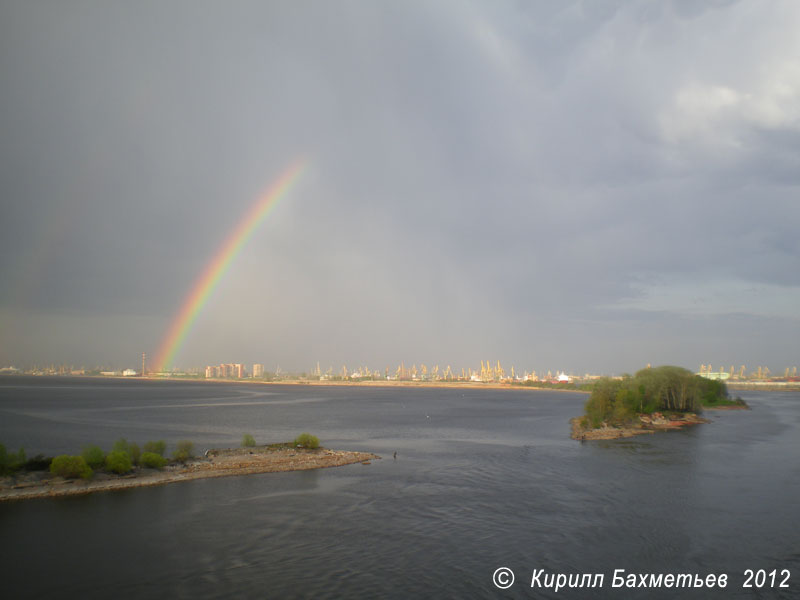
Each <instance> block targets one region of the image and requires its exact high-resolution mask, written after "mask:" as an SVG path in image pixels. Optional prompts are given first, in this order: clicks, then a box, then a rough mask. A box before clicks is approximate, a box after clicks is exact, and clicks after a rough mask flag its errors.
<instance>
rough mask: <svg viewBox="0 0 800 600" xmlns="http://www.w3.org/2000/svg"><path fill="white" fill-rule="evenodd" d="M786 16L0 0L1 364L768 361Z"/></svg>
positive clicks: (787, 50)
mask: <svg viewBox="0 0 800 600" xmlns="http://www.w3.org/2000/svg"><path fill="white" fill-rule="evenodd" d="M76 15H79V16H76ZM798 30H800V3H797V2H795V1H793V0H776V1H775V2H770V3H768V4H767V5H765V4H764V3H762V2H757V1H755V0H730V1H724V2H710V3H692V2H684V1H682V0H668V1H665V2H659V3H631V2H622V1H618V2H615V1H613V0H612V1H611V2H578V1H575V2H571V1H566V2H555V3H545V2H530V3H494V2H471V3H463V2H457V1H455V0H443V2H439V3H430V2H421V1H417V0H411V1H409V2H403V3H394V4H384V3H371V2H361V1H356V2H347V3H339V2H311V3H292V2H288V3H275V2H268V3H244V2H239V1H237V0H234V1H233V2H230V3H209V4H197V3H195V2H189V1H187V0H176V1H174V2H170V3H166V4H164V3H158V4H156V3H143V4H139V3H137V4H133V3H130V2H124V1H122V0H109V1H108V2H103V3H98V4H86V5H84V4H83V3H81V4H76V3H75V2H69V1H68V2H57V1H54V0H42V1H41V2H35V3H30V2H16V1H11V2H4V3H2V4H0V40H2V42H1V43H2V56H3V60H2V61H0V88H2V90H3V94H2V95H0V128H2V131H3V137H2V140H0V152H1V153H2V157H3V159H2V160H0V198H2V205H0V211H2V212H0V214H2V218H0V281H2V286H0V365H12V364H19V365H33V364H51V363H52V364H60V363H65V362H70V363H73V364H77V365H99V364H109V365H110V364H113V365H119V366H120V368H128V367H129V368H133V369H140V366H139V360H138V357H139V356H140V355H141V353H142V352H146V353H147V355H148V356H149V357H152V358H151V359H152V360H156V359H155V357H156V355H158V354H159V353H160V351H161V354H162V355H163V356H165V357H169V359H168V360H167V359H164V360H165V362H168V363H170V364H175V365H196V366H198V367H202V366H203V365H208V364H220V363H223V362H225V361H228V360H230V359H232V358H235V359H236V360H247V361H248V364H249V363H251V362H259V363H262V364H264V365H271V367H270V368H275V366H276V365H278V364H280V365H281V367H282V368H284V369H286V370H287V371H292V372H300V371H303V370H306V369H308V368H309V365H315V364H316V362H317V361H320V362H321V363H322V364H325V365H333V366H334V368H340V366H341V365H342V364H346V365H370V366H374V367H378V368H381V369H383V368H384V367H385V366H387V365H397V364H398V363H400V362H403V361H405V362H406V364H408V363H409V362H413V361H416V363H417V364H419V363H420V362H424V363H425V364H426V365H428V366H431V365H435V364H437V363H438V364H439V365H440V366H443V365H446V364H447V363H448V362H449V363H450V364H451V365H453V368H456V365H458V368H459V369H460V368H463V367H466V366H468V365H470V366H472V368H475V367H476V366H477V365H479V364H480V361H481V360H487V359H490V360H492V361H497V360H500V361H501V363H502V364H503V365H508V366H509V367H510V366H511V365H512V364H513V365H515V366H517V367H518V368H527V369H533V368H542V367H544V368H548V369H549V368H552V369H566V370H572V371H573V372H576V373H586V372H603V373H622V372H626V371H631V370H636V369H637V368H641V367H642V366H644V365H645V364H647V363H651V364H653V365H663V364H676V365H680V366H684V367H687V368H690V369H692V370H695V369H697V368H698V367H699V365H701V364H706V363H708V362H711V363H712V364H715V365H720V364H724V365H726V367H729V366H730V365H734V367H735V368H736V369H738V368H739V367H740V365H742V364H745V365H748V368H750V366H751V365H752V366H755V365H759V364H760V365H769V366H770V369H773V370H777V371H782V370H783V369H785V368H786V367H787V366H789V367H791V366H794V365H796V364H798V363H800V313H798V308H797V307H798V306H800V269H798V268H797V266H798V264H800V236H798V235H797V224H798V223H800V203H798V201H797V198H799V197H800V70H798V68H797V65H798V64H800V36H798V35H797V31H798ZM297 164H302V165H303V166H302V169H301V170H302V177H301V178H298V179H297V180H296V183H295V184H294V185H291V186H288V187H287V188H286V194H285V195H284V196H282V197H283V198H284V199H283V200H282V201H281V202H280V203H277V202H272V203H270V202H263V203H262V201H263V200H264V199H265V198H267V196H269V190H271V189H273V186H274V185H275V184H276V182H280V181H284V180H283V179H282V175H283V176H285V175H286V174H287V173H291V172H292V171H291V165H297ZM292 181H294V180H292ZM262 209H263V210H262ZM259 211H261V212H259ZM248 216H252V217H253V218H252V219H248ZM251 225H252V228H251V229H248V227H250V226H251ZM237 232H238V233H241V234H242V235H237ZM237 244H238V245H237ZM226 250H231V251H230V252H227V251H226ZM221 258H225V260H219V261H218V260H217V259H221ZM214 265H218V266H220V268H219V269H215V268H213V266H214ZM205 276H208V278H207V279H204V277H205ZM201 281H207V282H212V281H213V282H214V283H213V285H207V286H205V287H203V286H201V285H199V283H198V282H201ZM193 292H198V293H197V294H194V295H193ZM199 292H202V293H199ZM192 298H194V299H198V300H199V299H200V298H202V302H190V301H189V300H190V299H192ZM195 309H196V310H195ZM182 314H183V315H186V317H187V318H186V319H185V320H184V321H181V320H180V319H178V318H177V315H182ZM189 317H191V318H189ZM178 323H183V324H184V325H186V326H185V327H183V326H182V327H177V324H178ZM171 333H174V334H175V335H174V336H173V335H171ZM167 340H172V342H174V343H172V344H170V343H167V342H166V341H167ZM337 365H339V366H338V367H337Z"/></svg>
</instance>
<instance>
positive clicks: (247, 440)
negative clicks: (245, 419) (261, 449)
mask: <svg viewBox="0 0 800 600" xmlns="http://www.w3.org/2000/svg"><path fill="white" fill-rule="evenodd" d="M255 445H256V441H255V440H254V439H253V436H252V435H250V434H249V433H245V434H244V437H243V438H242V447H243V448H252V447H253V446H255Z"/></svg>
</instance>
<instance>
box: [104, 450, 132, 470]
mask: <svg viewBox="0 0 800 600" xmlns="http://www.w3.org/2000/svg"><path fill="white" fill-rule="evenodd" d="M132 466H133V465H132V463H131V457H130V455H129V454H128V453H127V452H123V451H122V450H114V451H113V452H110V453H109V454H108V456H106V469H108V470H109V471H111V472H112V473H117V474H118V475H122V474H123V473H127V472H128V471H130V470H131V467H132Z"/></svg>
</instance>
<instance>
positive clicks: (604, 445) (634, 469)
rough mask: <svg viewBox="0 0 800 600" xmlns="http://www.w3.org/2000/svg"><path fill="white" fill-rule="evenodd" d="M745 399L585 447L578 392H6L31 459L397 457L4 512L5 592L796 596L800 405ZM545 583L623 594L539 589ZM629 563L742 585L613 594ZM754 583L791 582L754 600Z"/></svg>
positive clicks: (108, 385)
mask: <svg viewBox="0 0 800 600" xmlns="http://www.w3.org/2000/svg"><path fill="white" fill-rule="evenodd" d="M744 397H745V399H746V400H748V402H749V403H750V404H751V406H752V407H753V410H752V411H731V412H714V413H710V414H709V416H710V418H711V419H712V421H713V422H712V423H711V424H709V425H704V426H698V427H695V428H692V429H687V430H685V431H679V432H669V433H659V434H655V435H651V436H641V437H638V438H632V439H628V440H614V441H607V442H585V443H580V442H576V441H573V440H570V439H569V425H568V419H569V418H570V417H572V416H575V415H577V414H579V413H580V412H581V409H582V405H583V403H584V401H585V399H586V396H584V395H582V394H576V393H563V392H545V391H519V390H508V391H505V390H474V389H469V390H460V389H401V388H381V389H377V388H376V389H372V388H353V387H308V386H259V385H233V384H206V383H180V382H146V381H114V380H91V379H58V378H47V379H33V378H11V377H6V378H2V379H0V441H2V442H3V443H5V445H6V446H7V447H9V448H12V449H16V448H17V447H18V446H20V445H24V446H25V448H26V450H27V452H28V455H29V456H30V455H32V454H34V453H36V452H44V453H46V454H51V455H52V454H57V453H64V452H69V453H77V452H79V450H80V447H81V446H82V445H83V444H86V443H98V444H99V445H101V446H103V447H105V448H108V447H110V445H111V444H112V443H113V442H114V440H116V439H118V438H120V437H126V438H127V439H129V440H132V441H137V442H139V443H140V444H141V443H143V442H145V441H147V440H155V439H165V440H166V441H167V442H168V444H170V445H174V444H175V443H176V442H177V441H178V440H181V439H190V440H193V441H194V442H195V444H196V446H197V447H198V448H199V449H201V450H202V449H204V448H210V447H220V446H236V445H238V444H239V442H240V441H241V437H242V435H243V434H244V433H251V434H253V435H254V436H255V438H256V440H257V441H258V442H259V443H265V442H273V441H284V440H288V439H292V438H293V437H295V436H296V435H297V434H298V433H300V432H302V431H310V432H311V433H314V434H315V435H317V436H318V437H319V438H320V439H321V440H322V442H323V444H324V445H326V446H328V447H332V448H339V449H347V450H364V451H370V452H375V453H377V454H380V455H381V456H383V459H382V460H377V461H373V462H372V464H371V465H369V466H364V465H361V464H356V465H350V466H346V467H339V468H335V469H323V470H318V471H306V472H297V473H271V474H264V475H250V476H245V477H230V478H222V479H209V480H200V481H194V482H188V483H179V484H173V485H168V486H162V487H156V488H144V489H133V490H124V491H118V492H113V493H101V494H93V495H90V496H86V497H75V498H58V499H44V500H31V501H25V502H16V503H4V504H0V533H2V550H0V552H2V555H0V581H2V585H3V588H2V589H3V597H8V598H43V597H76V598H77V597H81V598H107V597H111V596H113V597H115V598H141V597H148V598H161V597H169V598H183V597H186V598H193V599H194V598H229V597H257V598H312V597H313V598H419V597H437V598H506V597H512V598H598V597H599V598H605V597H607V598H649V597H657V598H658V597H663V598H675V597H680V598H684V597H690V598H698V599H701V598H709V597H720V598H723V597H724V598H729V597H733V598H798V597H800V594H799V593H798V590H800V530H799V529H798V522H800V521H799V520H798V517H797V514H798V513H797V508H796V506H797V501H798V499H800V442H799V441H798V440H800V437H798V433H799V432H800V395H797V394H792V393H757V392H748V393H747V394H746V395H744ZM395 451H396V452H397V459H396V460H394V459H393V458H392V453H393V452H395ZM500 566H505V567H509V568H510V569H512V570H513V571H514V572H515V574H516V577H517V581H516V583H515V584H514V585H513V586H512V587H511V588H510V589H508V590H506V591H501V590H498V589H497V588H495V587H494V585H493V583H492V573H493V572H494V570H495V569H496V568H498V567H500ZM533 569H545V570H546V572H548V573H552V572H556V573H566V574H570V573H604V574H605V580H604V586H603V588H602V589H593V590H592V589H583V590H577V589H567V590H560V591H559V592H558V593H557V594H555V593H553V591H552V590H543V589H540V588H537V589H531V588H530V587H529V586H530V582H531V575H532V572H533ZM614 569H625V571H626V573H631V572H634V573H657V574H658V573H684V572H691V573H700V574H702V575H705V574H708V573H717V574H720V573H726V574H727V575H728V577H729V584H728V587H727V588H726V589H725V590H724V591H722V592H720V591H712V592H709V591H708V590H704V589H682V590H677V591H676V590H661V591H654V590H642V589H613V588H612V587H611V578H612V575H613V571H614ZM745 569H766V570H768V571H771V570H772V569H778V570H779V571H780V570H781V569H789V570H790V571H791V579H790V581H789V584H790V586H791V587H790V588H788V589H761V590H758V589H743V588H742V583H743V581H744V577H743V572H744V570H745Z"/></svg>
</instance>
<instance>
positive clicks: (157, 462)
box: [140, 452, 167, 469]
mask: <svg viewBox="0 0 800 600" xmlns="http://www.w3.org/2000/svg"><path fill="white" fill-rule="evenodd" d="M140 464H141V465H142V466H143V467H148V468H150V469H161V468H163V467H164V466H165V465H166V464H167V459H166V458H164V457H163V456H161V455H160V454H156V453H155V452H144V453H143V454H142V456H141V459H140Z"/></svg>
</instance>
